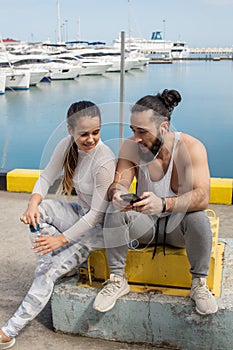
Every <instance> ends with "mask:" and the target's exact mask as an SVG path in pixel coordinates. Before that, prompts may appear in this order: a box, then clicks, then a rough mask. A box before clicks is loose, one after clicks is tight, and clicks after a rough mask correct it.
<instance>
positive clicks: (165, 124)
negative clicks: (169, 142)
mask: <svg viewBox="0 0 233 350" xmlns="http://www.w3.org/2000/svg"><path fill="white" fill-rule="evenodd" d="M168 130H169V124H168V122H163V123H162V124H161V125H160V133H161V135H162V136H163V135H164V134H165V133H166V132H168Z"/></svg>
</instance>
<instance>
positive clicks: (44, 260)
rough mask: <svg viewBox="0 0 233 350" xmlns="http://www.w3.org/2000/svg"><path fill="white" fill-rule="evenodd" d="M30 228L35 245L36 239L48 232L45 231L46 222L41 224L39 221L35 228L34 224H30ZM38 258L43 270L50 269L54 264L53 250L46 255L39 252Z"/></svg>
mask: <svg viewBox="0 0 233 350" xmlns="http://www.w3.org/2000/svg"><path fill="white" fill-rule="evenodd" d="M45 225H46V224H45ZM29 228H30V231H31V242H32V244H33V246H34V244H35V241H36V239H37V238H39V237H41V235H42V234H43V235H44V234H46V233H45V232H43V231H44V230H43V228H44V224H41V225H39V224H38V223H36V228H34V227H33V226H32V225H30V226H29ZM37 258H38V265H39V267H40V269H41V270H42V271H43V272H46V271H48V269H49V268H50V266H51V264H52V252H50V253H47V254H45V255H42V254H40V253H37Z"/></svg>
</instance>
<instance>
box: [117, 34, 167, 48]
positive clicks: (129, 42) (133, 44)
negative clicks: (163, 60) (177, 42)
mask: <svg viewBox="0 0 233 350" xmlns="http://www.w3.org/2000/svg"><path fill="white" fill-rule="evenodd" d="M172 44H173V42H172V41H170V40H165V39H163V37H162V32H161V31H156V32H152V35H151V38H150V39H144V38H132V37H130V38H125V47H126V49H128V50H131V49H132V48H134V49H137V50H139V51H140V52H142V53H145V54H153V53H154V54H166V53H169V52H170V50H171V47H172ZM113 47H116V48H118V49H120V47H121V37H120V35H119V37H118V38H117V39H115V40H114V41H113Z"/></svg>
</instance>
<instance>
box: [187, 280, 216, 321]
mask: <svg viewBox="0 0 233 350" xmlns="http://www.w3.org/2000/svg"><path fill="white" fill-rule="evenodd" d="M190 297H191V299H192V300H194V301H195V303H196V310H197V312H198V313H199V314H200V315H210V314H214V313H215V312H217V311H218V305H217V302H216V300H215V297H214V296H213V295H212V294H211V292H210V291H209V289H208V287H207V285H206V279H205V278H194V279H193V281H192V287H191V290H190Z"/></svg>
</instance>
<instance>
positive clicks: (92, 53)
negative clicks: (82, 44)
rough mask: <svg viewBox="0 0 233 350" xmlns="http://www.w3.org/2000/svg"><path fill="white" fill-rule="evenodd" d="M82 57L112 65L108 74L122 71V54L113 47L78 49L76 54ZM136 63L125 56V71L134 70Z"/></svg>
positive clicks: (133, 59)
mask: <svg viewBox="0 0 233 350" xmlns="http://www.w3.org/2000/svg"><path fill="white" fill-rule="evenodd" d="M78 53H79V55H81V56H82V57H84V58H89V59H90V58H91V59H93V58H95V59H98V60H99V61H100V62H104V63H107V64H110V67H109V68H108V69H107V70H106V72H120V70H121V53H120V51H119V50H118V49H117V48H113V47H107V46H104V47H98V46H97V47H87V48H80V49H76V54H78ZM136 63H138V62H137V61H136V59H135V58H130V57H127V55H125V71H126V72H127V71H129V70H130V69H132V68H133V67H134V66H135V65H136Z"/></svg>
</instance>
